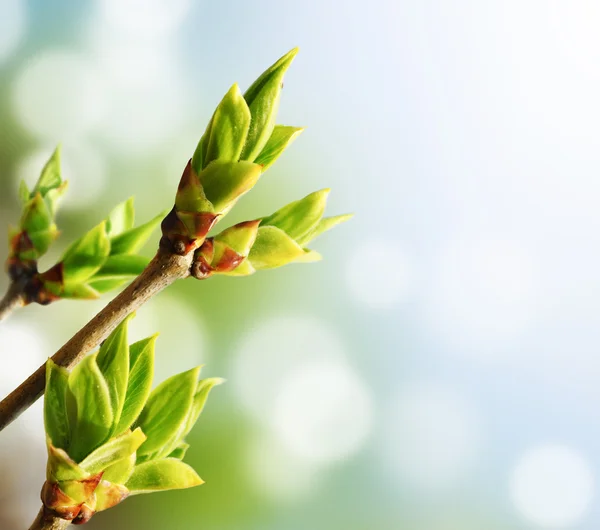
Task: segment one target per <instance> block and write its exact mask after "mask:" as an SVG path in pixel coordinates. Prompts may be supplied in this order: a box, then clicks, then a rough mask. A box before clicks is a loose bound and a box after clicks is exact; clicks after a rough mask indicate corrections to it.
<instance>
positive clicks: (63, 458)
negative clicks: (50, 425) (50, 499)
mask: <svg viewBox="0 0 600 530" xmlns="http://www.w3.org/2000/svg"><path fill="white" fill-rule="evenodd" d="M46 446H47V448H48V465H47V466H46V478H48V479H49V480H52V481H54V482H63V481H66V480H84V479H86V478H89V476H90V474H89V473H88V472H87V471H86V470H85V469H83V468H82V467H80V466H78V465H77V463H76V462H75V461H74V460H73V459H72V458H71V457H70V456H69V455H68V454H67V452H66V451H65V450H64V449H59V448H58V447H54V446H53V445H52V443H51V442H50V439H49V438H48V436H46Z"/></svg>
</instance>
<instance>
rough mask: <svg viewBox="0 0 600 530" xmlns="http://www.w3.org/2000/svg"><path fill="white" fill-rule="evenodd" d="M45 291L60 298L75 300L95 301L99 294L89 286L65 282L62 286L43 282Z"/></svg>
mask: <svg viewBox="0 0 600 530" xmlns="http://www.w3.org/2000/svg"><path fill="white" fill-rule="evenodd" d="M44 287H46V289H47V290H48V291H49V292H51V293H53V294H56V295H57V296H60V297H61V298H72V299H75V300H95V299H96V298H98V297H99V296H100V293H99V292H98V291H97V290H96V289H94V287H92V286H91V285H89V284H86V283H72V282H66V283H65V284H64V285H63V286H60V284H56V283H54V282H44Z"/></svg>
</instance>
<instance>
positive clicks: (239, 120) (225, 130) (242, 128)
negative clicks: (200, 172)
mask: <svg viewBox="0 0 600 530" xmlns="http://www.w3.org/2000/svg"><path fill="white" fill-rule="evenodd" d="M249 127H250V109H249V108H248V105H247V104H246V100H245V99H244V97H243V96H242V93H241V92H240V89H239V87H238V85H237V84H235V85H233V86H232V87H231V89H230V90H229V92H227V94H225V97H224V98H223V100H222V101H221V103H219V106H218V107H217V110H215V113H214V115H213V117H212V120H211V130H210V139H209V141H208V146H207V149H206V156H205V157H204V159H203V164H204V167H206V166H207V165H208V164H209V163H210V162H212V161H213V160H222V161H226V162H237V161H238V160H239V158H240V155H241V154H242V149H243V148H244V143H245V142H246V137H247V136H248V129H249Z"/></svg>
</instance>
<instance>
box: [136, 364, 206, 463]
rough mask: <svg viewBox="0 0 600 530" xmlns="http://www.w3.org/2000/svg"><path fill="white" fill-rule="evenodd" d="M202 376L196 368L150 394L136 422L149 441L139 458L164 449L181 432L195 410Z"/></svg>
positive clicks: (144, 445)
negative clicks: (193, 406) (197, 385)
mask: <svg viewBox="0 0 600 530" xmlns="http://www.w3.org/2000/svg"><path fill="white" fill-rule="evenodd" d="M199 373H200V367H197V368H193V369H192V370H188V371H187V372H183V373H181V374H177V375H174V376H173V377H170V378H169V379H167V380H166V381H164V382H162V383H161V384H160V385H158V386H157V387H156V388H155V389H154V391H153V392H152V393H151V394H150V397H149V398H148V402H147V403H146V406H145V407H144V410H142V413H141V414H140V418H139V420H138V421H137V425H138V426H139V427H141V428H142V430H143V431H144V433H145V434H146V436H147V437H148V440H146V442H145V443H144V444H143V445H142V447H140V449H139V450H138V456H140V455H150V454H152V453H154V452H155V451H158V450H160V449H162V448H163V447H164V446H165V445H167V444H168V443H170V442H171V441H172V440H173V438H174V437H176V436H177V433H178V432H180V429H181V425H182V424H183V423H184V422H185V421H186V418H187V417H188V414H189V412H190V409H191V407H192V402H193V398H194V393H195V391H196V384H197V381H198V374H199Z"/></svg>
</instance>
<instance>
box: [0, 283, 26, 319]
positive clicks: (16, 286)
mask: <svg viewBox="0 0 600 530" xmlns="http://www.w3.org/2000/svg"><path fill="white" fill-rule="evenodd" d="M25 285H26V281H25V280H15V281H13V282H11V284H10V286H9V287H8V290H7V291H6V294H5V295H4V298H2V300H0V320H4V319H5V318H6V317H7V316H8V315H10V314H11V313H12V312H13V311H14V310H15V309H17V307H22V306H24V305H25V299H24V298H23V295H24V294H25V292H24V291H25Z"/></svg>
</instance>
